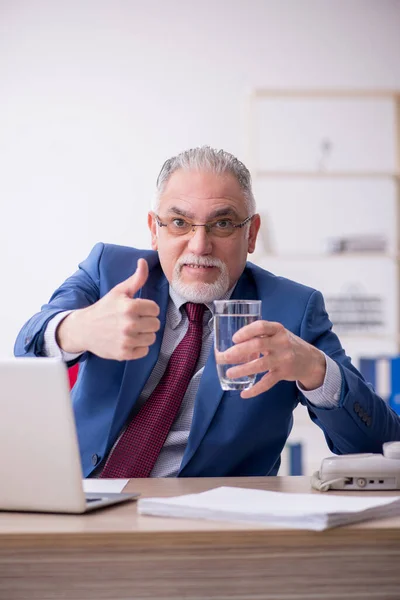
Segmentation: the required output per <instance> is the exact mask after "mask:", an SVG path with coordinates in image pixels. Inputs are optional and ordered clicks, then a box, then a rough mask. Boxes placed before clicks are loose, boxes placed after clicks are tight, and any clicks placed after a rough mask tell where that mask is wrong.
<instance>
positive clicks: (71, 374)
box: [68, 364, 79, 390]
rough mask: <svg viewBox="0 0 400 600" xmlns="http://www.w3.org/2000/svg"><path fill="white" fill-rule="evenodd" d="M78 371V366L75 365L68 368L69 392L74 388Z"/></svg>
mask: <svg viewBox="0 0 400 600" xmlns="http://www.w3.org/2000/svg"><path fill="white" fill-rule="evenodd" d="M78 369H79V364H76V365H74V366H73V367H70V368H69V369H68V377H69V387H70V389H71V390H72V388H73V387H74V384H75V381H76V378H77V377H78Z"/></svg>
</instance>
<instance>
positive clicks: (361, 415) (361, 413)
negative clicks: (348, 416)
mask: <svg viewBox="0 0 400 600" xmlns="http://www.w3.org/2000/svg"><path fill="white" fill-rule="evenodd" d="M365 414H366V413H365V412H364V411H363V409H362V408H360V410H359V411H358V416H359V417H360V419H363V420H364V417H365Z"/></svg>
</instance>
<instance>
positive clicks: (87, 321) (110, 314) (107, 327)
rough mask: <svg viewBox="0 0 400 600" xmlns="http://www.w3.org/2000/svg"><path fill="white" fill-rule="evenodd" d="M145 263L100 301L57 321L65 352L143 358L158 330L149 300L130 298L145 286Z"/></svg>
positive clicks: (155, 308)
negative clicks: (87, 352) (59, 321)
mask: <svg viewBox="0 0 400 600" xmlns="http://www.w3.org/2000/svg"><path fill="white" fill-rule="evenodd" d="M148 275H149V268H148V265H147V262H146V261H145V260H144V259H143V258H140V259H139V261H138V265H137V269H136V271H135V273H134V274H133V275H131V276H130V277H128V279H126V280H125V281H122V282H121V283H119V284H118V285H116V286H115V287H114V288H113V289H112V290H110V291H109V292H108V294H106V295H105V296H104V297H103V298H101V299H100V300H98V301H97V302H95V303H94V304H92V305H91V306H88V307H87V308H82V309H79V310H75V311H74V312H72V313H70V314H69V315H67V317H66V318H65V319H64V320H63V321H61V323H60V325H59V326H58V328H57V332H56V336H57V342H58V345H59V346H60V348H62V350H64V351H65V352H71V353H82V352H86V351H89V352H92V353H93V354H96V355H97V356H100V357H101V358H109V359H114V360H135V359H137V358H142V357H143V356H146V354H147V353H148V351H149V346H151V345H152V344H154V342H155V340H156V332H157V331H158V330H159V329H160V321H159V319H158V318H157V317H158V315H159V313H160V309H159V307H158V305H157V304H156V303H155V302H154V301H153V300H144V299H141V298H135V299H134V298H132V296H134V295H135V294H136V292H138V291H139V290H140V288H141V287H143V285H144V284H145V283H146V281H147V278H148Z"/></svg>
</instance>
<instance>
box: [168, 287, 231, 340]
mask: <svg viewBox="0 0 400 600" xmlns="http://www.w3.org/2000/svg"><path fill="white" fill-rule="evenodd" d="M235 285H236V284H235ZM234 289H235V286H233V287H231V289H230V290H228V291H227V292H226V293H225V294H224V295H223V296H221V298H218V300H229V298H230V297H231V295H232V292H233V290H234ZM169 297H170V302H169V307H168V320H169V324H170V326H171V328H172V329H176V328H177V327H178V325H179V323H180V322H181V321H182V312H181V307H182V306H183V305H184V304H186V302H187V300H186V299H185V298H183V297H182V296H180V295H179V294H178V293H177V292H176V291H175V290H174V289H172V287H171V286H169ZM206 306H207V308H208V310H209V311H210V314H209V315H208V324H209V327H210V328H212V319H213V313H214V306H213V303H212V302H209V303H207V304H206ZM206 314H207V313H206Z"/></svg>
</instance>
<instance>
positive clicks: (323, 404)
mask: <svg viewBox="0 0 400 600" xmlns="http://www.w3.org/2000/svg"><path fill="white" fill-rule="evenodd" d="M323 354H324V356H325V363H326V373H325V379H324V383H323V384H322V386H321V387H319V388H317V389H316V390H304V389H302V387H301V386H300V385H299V382H298V381H296V385H297V388H298V389H299V390H300V391H301V393H302V394H303V395H304V396H305V397H306V398H307V400H308V401H309V402H310V403H311V404H313V405H314V406H317V407H318V408H337V407H338V406H339V402H340V391H341V389H342V374H341V372H340V368H339V365H338V364H337V363H336V362H335V361H334V360H332V359H331V358H330V357H329V356H327V355H326V354H325V353H323Z"/></svg>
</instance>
